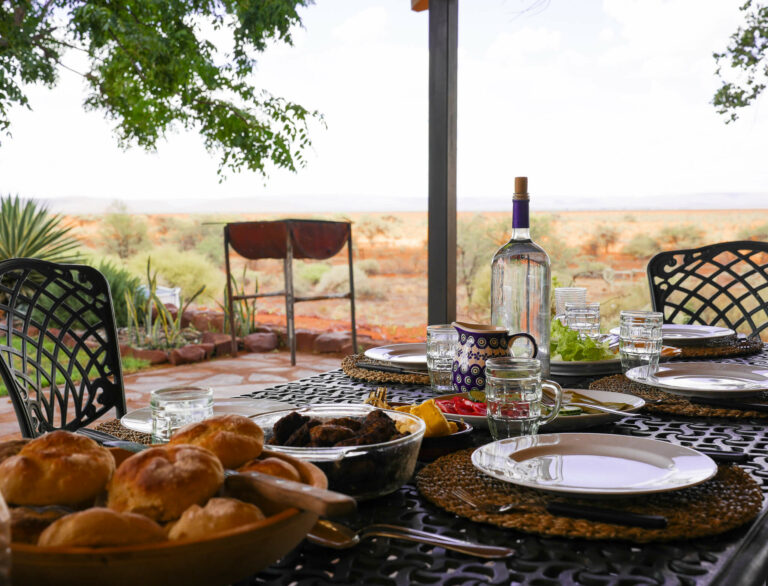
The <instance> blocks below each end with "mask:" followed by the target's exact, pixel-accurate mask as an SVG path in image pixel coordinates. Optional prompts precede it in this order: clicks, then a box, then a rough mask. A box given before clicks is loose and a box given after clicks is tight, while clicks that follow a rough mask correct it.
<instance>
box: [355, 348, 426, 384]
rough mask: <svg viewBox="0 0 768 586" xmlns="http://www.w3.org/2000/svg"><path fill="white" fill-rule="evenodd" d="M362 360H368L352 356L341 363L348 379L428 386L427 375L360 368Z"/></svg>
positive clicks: (357, 355) (360, 356)
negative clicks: (358, 364) (358, 365)
mask: <svg viewBox="0 0 768 586" xmlns="http://www.w3.org/2000/svg"><path fill="white" fill-rule="evenodd" d="M360 360H367V359H366V358H365V356H364V355H363V354H352V355H350V356H347V357H346V358H344V359H343V360H342V361H341V369H342V370H343V371H344V374H346V375H347V376H348V377H350V378H353V379H355V380H362V381H365V382H369V383H393V384H401V385H428V384H429V375H426V374H399V373H395V372H382V371H380V370H368V369H366V368H358V367H357V363H358V361H360Z"/></svg>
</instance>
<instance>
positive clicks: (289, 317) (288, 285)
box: [283, 222, 296, 366]
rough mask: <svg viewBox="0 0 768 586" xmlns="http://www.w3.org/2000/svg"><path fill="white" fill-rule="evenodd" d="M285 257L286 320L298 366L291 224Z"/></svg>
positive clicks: (292, 350) (293, 359)
mask: <svg viewBox="0 0 768 586" xmlns="http://www.w3.org/2000/svg"><path fill="white" fill-rule="evenodd" d="M285 238H286V240H285V259H283V263H284V264H283V273H284V274H285V320H286V322H287V323H286V329H287V332H286V333H287V334H288V344H289V346H290V347H291V366H296V328H295V326H294V321H293V241H292V240H291V225H290V223H289V222H286V226H285Z"/></svg>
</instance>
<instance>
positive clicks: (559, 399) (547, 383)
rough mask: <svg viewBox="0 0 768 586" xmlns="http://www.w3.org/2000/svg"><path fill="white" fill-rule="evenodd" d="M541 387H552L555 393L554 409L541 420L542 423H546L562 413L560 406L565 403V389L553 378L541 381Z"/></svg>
mask: <svg viewBox="0 0 768 586" xmlns="http://www.w3.org/2000/svg"><path fill="white" fill-rule="evenodd" d="M541 387H542V388H548V389H550V390H551V391H552V392H553V393H554V395H555V404H554V405H552V410H551V411H550V413H549V416H547V417H546V418H545V419H542V420H541V425H544V424H545V423H549V422H550V421H552V420H553V419H554V418H555V417H557V414H558V413H560V406H561V405H562V403H563V389H562V388H561V387H560V385H559V384H557V383H556V382H555V381H551V380H544V381H541Z"/></svg>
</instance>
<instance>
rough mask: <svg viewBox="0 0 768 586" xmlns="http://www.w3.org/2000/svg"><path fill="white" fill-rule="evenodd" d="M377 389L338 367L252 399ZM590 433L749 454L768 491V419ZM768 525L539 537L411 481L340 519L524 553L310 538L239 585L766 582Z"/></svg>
mask: <svg viewBox="0 0 768 586" xmlns="http://www.w3.org/2000/svg"><path fill="white" fill-rule="evenodd" d="M737 361H738V362H749V363H752V364H765V365H766V366H768V347H767V348H766V350H764V351H763V353H762V354H760V355H757V356H754V357H751V358H749V359H738V360H730V361H725V360H724V361H722V362H737ZM376 386H378V385H375V384H367V383H360V382H356V381H353V380H351V379H349V378H348V377H347V376H346V375H344V374H343V373H342V372H341V371H340V370H339V371H333V372H328V373H324V374H321V375H317V376H313V377H310V378H306V379H303V380H299V381H295V382H292V383H288V384H284V385H278V386H275V387H271V388H269V389H266V390H263V391H259V392H256V393H253V394H252V395H249V396H251V397H254V398H270V399H280V400H283V401H287V402H291V403H294V404H297V405H298V404H306V403H339V402H355V403H359V402H360V401H361V400H362V399H364V398H365V397H367V396H368V393H369V392H370V391H371V390H372V389H374V388H375V387H376ZM388 388H389V389H390V391H389V397H390V399H391V400H394V401H399V400H407V401H419V400H424V399H427V398H429V397H431V396H433V395H432V393H431V391H430V389H429V388H428V387H409V386H404V385H389V386H388ZM591 431H595V432H605V433H620V434H626V435H635V436H643V437H651V438H655V439H661V440H666V441H670V442H673V443H677V444H681V445H685V446H691V447H694V448H712V449H718V450H734V449H738V450H743V451H745V452H747V453H748V454H749V455H750V458H749V460H748V462H747V463H745V464H742V466H743V468H745V469H746V470H747V471H748V472H749V473H750V474H751V475H752V476H753V478H754V479H755V480H756V481H757V482H758V483H759V484H760V486H761V488H762V490H763V491H764V492H768V428H767V427H766V423H765V422H763V421H759V420H738V421H735V420H727V419H711V420H702V419H693V418H671V417H660V416H655V415H654V416H652V415H637V416H630V417H626V418H624V419H622V420H621V421H619V422H616V423H613V424H609V425H606V426H602V427H598V428H594V429H593V430H591ZM481 439H482V438H481ZM763 521H764V515H760V517H759V518H758V520H757V521H756V522H755V523H753V524H752V528H750V527H744V528H741V529H737V530H734V531H731V532H729V533H726V534H724V535H720V536H716V537H711V538H704V539H696V540H692V541H679V542H673V543H656V544H646V545H636V544H631V543H625V542H617V541H588V540H571V539H562V538H548V537H538V536H534V535H527V534H524V533H521V532H518V531H514V530H510V529H503V528H499V527H496V526H493V525H487V524H481V523H475V522H472V521H469V520H467V519H464V518H461V517H457V516H456V515H453V514H452V513H448V512H446V511H444V510H442V509H440V508H438V507H436V506H434V505H432V504H431V503H429V502H427V501H426V499H424V498H422V497H421V496H420V495H419V493H418V491H417V490H416V487H415V486H414V485H413V484H411V483H409V484H406V485H405V486H403V487H402V488H401V489H400V490H398V491H397V492H395V493H394V494H391V495H389V496H385V497H382V498H379V499H375V500H373V501H368V502H363V503H360V505H359V508H358V512H357V514H356V515H355V516H354V517H353V518H350V519H346V520H344V522H345V523H347V524H348V525H350V526H352V527H355V528H361V527H363V526H365V525H368V524H371V523H395V524H400V525H406V526H409V527H414V528H419V529H422V530H426V531H431V532H434V533H438V534H444V535H449V536H452V537H459V538H463V539H468V540H470V541H476V542H480V543H485V544H491V545H506V546H508V547H512V548H514V549H516V550H517V551H518V552H519V553H518V555H516V556H514V557H512V558H510V559H508V560H499V561H486V560H481V559H478V558H472V557H470V556H466V555H463V554H459V553H454V552H450V551H446V550H444V549H442V548H439V547H433V546H427V545H420V544H411V543H407V542H403V541H397V540H390V539H384V538H378V539H375V540H367V541H364V542H362V543H361V544H360V545H358V546H357V547H355V548H353V549H350V550H345V551H337V550H331V549H324V548H321V547H319V546H315V545H312V544H310V543H308V542H306V541H305V542H303V543H302V544H301V545H300V546H299V547H297V548H296V549H295V550H294V551H293V552H292V553H290V554H289V555H287V556H286V557H285V558H283V559H282V560H280V561H278V562H277V563H276V564H274V565H273V566H271V567H270V568H268V569H266V570H264V571H262V572H261V573H259V574H258V575H257V576H255V577H253V578H251V579H250V580H246V581H244V582H242V584H243V585H245V584H276V585H285V586H288V585H297V586H299V585H310V584H312V585H322V584H365V585H382V586H383V585H410V584H430V585H432V584H445V585H459V584H527V585H531V586H534V585H535V586H558V585H561V584H584V585H588V586H593V585H604V584H615V585H630V584H632V585H635V584H663V585H672V584H679V585H694V584H718V585H724V586H726V585H727V586H731V585H736V584H738V585H741V584H745V585H748V584H763V583H764V582H765V579H766V576H768V530H766V529H765V526H766V525H768V523H765V522H763Z"/></svg>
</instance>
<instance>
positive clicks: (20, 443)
mask: <svg viewBox="0 0 768 586" xmlns="http://www.w3.org/2000/svg"><path fill="white" fill-rule="evenodd" d="M31 441H32V440H31V439H18V440H9V441H7V442H0V462H4V461H5V460H7V459H8V458H10V457H11V456H15V455H16V454H18V453H19V452H20V451H21V448H23V447H24V446H26V445H27V444H28V443H29V442H31Z"/></svg>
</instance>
